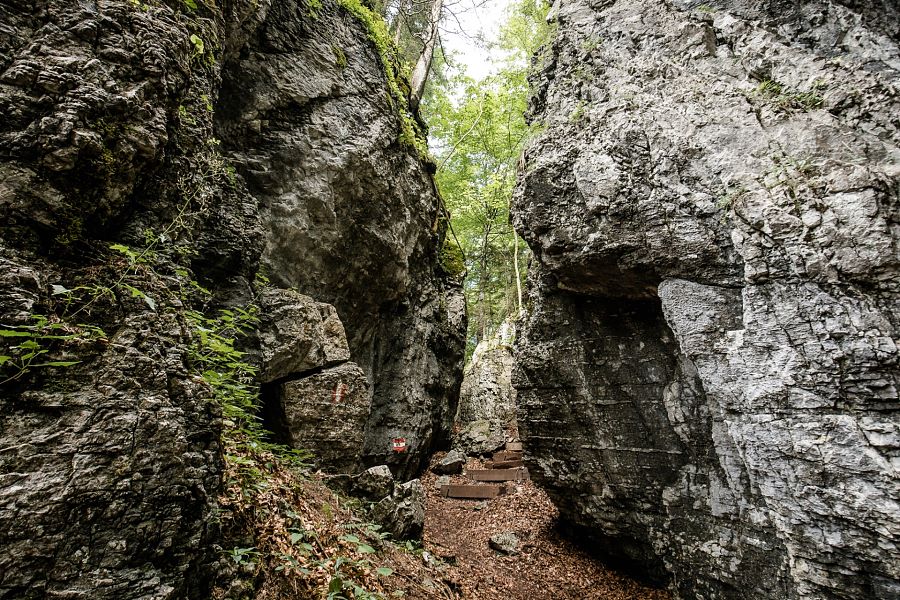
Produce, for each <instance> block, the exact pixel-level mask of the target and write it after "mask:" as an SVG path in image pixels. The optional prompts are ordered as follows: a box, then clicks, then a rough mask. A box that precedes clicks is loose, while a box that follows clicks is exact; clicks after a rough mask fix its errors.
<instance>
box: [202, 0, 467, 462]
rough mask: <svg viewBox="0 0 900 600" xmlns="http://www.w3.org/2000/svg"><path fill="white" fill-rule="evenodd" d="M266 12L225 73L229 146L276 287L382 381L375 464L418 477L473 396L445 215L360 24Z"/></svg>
mask: <svg viewBox="0 0 900 600" xmlns="http://www.w3.org/2000/svg"><path fill="white" fill-rule="evenodd" d="M266 6H267V12H266V14H265V18H264V19H263V20H260V21H259V22H258V23H256V25H257V26H256V27H255V29H252V30H251V31H246V32H244V34H243V35H245V36H246V40H247V42H246V46H245V47H244V48H243V49H242V51H241V52H240V53H236V54H235V55H234V56H233V57H232V58H231V60H229V61H228V62H227V64H226V65H225V66H224V67H223V73H222V78H223V83H222V89H221V93H220V101H219V104H218V106H217V110H216V113H215V119H216V130H217V133H218V135H219V137H220V138H221V140H222V148H223V150H224V152H225V153H226V155H227V156H228V159H229V161H230V162H231V163H232V164H233V165H234V166H235V168H236V170H237V173H238V175H239V176H240V177H241V179H242V180H243V181H244V182H245V183H246V185H247V189H248V192H249V193H250V195H251V196H252V197H253V199H254V200H255V201H256V202H257V203H258V204H259V207H260V212H259V214H260V224H261V227H262V230H263V246H264V247H263V253H262V263H263V265H264V267H265V270H266V272H267V273H269V274H270V276H271V278H272V281H273V282H274V283H275V284H277V285H278V286H279V287H285V288H288V287H293V288H296V289H297V290H299V291H300V292H302V293H303V294H308V295H310V296H312V297H313V298H315V299H316V300H318V301H322V302H327V303H329V304H332V305H333V306H334V307H335V308H336V309H337V312H338V315H339V316H340V319H341V322H342V323H343V326H344V328H345V329H346V333H347V340H348V343H349V350H350V355H351V358H352V360H353V361H354V362H355V363H357V364H358V365H359V366H360V367H361V368H362V369H363V371H364V372H365V373H366V376H367V377H368V379H369V382H370V384H371V388H370V389H371V392H370V393H371V396H372V404H371V414H370V420H369V423H368V431H367V434H366V439H365V445H364V463H365V464H366V465H369V466H372V465H377V464H388V465H390V466H391V468H392V469H393V470H394V471H395V473H396V474H398V475H401V476H404V477H411V476H413V475H414V474H415V472H417V471H418V470H419V468H421V467H424V464H425V462H426V461H427V458H428V455H429V453H430V451H431V448H432V447H433V446H435V445H439V444H441V443H443V442H446V440H447V439H448V438H449V432H450V427H451V425H452V419H453V416H454V413H455V408H456V401H457V398H458V391H459V384H460V381H461V377H460V375H461V374H460V368H459V365H460V364H461V361H462V357H463V349H464V341H463V336H464V333H465V308H464V302H462V301H461V290H460V289H459V286H458V284H457V283H455V282H453V281H451V280H450V279H449V278H448V277H447V276H446V275H444V274H443V272H442V270H441V267H440V265H439V259H438V254H439V249H440V245H441V243H442V239H443V230H444V227H445V225H443V222H444V221H443V216H442V210H443V209H442V208H441V204H440V201H439V199H438V196H437V193H436V191H435V188H434V182H433V181H432V178H431V176H430V175H429V173H428V171H427V170H426V167H425V165H423V163H422V161H421V160H420V158H419V157H418V156H417V155H416V154H415V152H414V151H412V149H411V148H410V147H409V146H405V145H404V144H403V143H401V141H400V137H401V120H400V117H399V116H398V115H397V114H396V111H395V110H394V109H393V108H392V106H391V100H390V96H389V94H387V93H386V92H385V89H386V82H385V80H384V78H385V76H384V72H383V68H382V66H381V58H380V57H379V56H378V55H377V53H376V50H375V47H374V45H373V44H372V43H371V42H370V41H369V40H368V39H367V37H366V35H365V34H364V33H363V32H362V31H361V29H360V24H359V23H358V22H357V21H356V20H355V19H354V18H353V17H352V16H351V15H349V14H347V13H346V12H344V11H343V10H342V9H340V8H338V7H336V6H335V5H333V4H332V3H330V2H326V3H324V5H323V7H322V9H321V10H319V11H317V13H318V16H317V17H315V18H314V17H312V16H310V15H309V14H308V13H309V11H308V10H307V8H306V4H305V3H304V2H302V1H300V0H284V1H281V2H277V3H271V4H267V5H266ZM396 437H402V438H404V439H406V441H407V451H406V452H404V453H396V452H393V451H392V449H391V440H392V439H393V438H396Z"/></svg>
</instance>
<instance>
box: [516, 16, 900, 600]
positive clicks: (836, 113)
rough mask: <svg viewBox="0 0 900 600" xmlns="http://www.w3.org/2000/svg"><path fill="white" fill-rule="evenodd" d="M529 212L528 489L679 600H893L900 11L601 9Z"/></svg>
mask: <svg viewBox="0 0 900 600" xmlns="http://www.w3.org/2000/svg"><path fill="white" fill-rule="evenodd" d="M555 12H556V18H557V23H558V27H559V29H558V32H557V33H556V35H555V39H554V40H553V42H552V44H551V45H550V46H549V47H548V48H547V49H546V51H545V53H544V54H543V55H542V56H540V57H539V58H538V59H537V64H536V67H535V73H534V76H533V83H534V84H535V86H536V89H537V91H536V94H535V95H534V97H533V98H532V104H531V117H532V118H533V119H535V120H538V121H541V122H542V123H543V124H544V125H545V126H546V130H545V132H544V133H543V134H542V135H541V136H539V138H538V139H537V140H536V141H535V142H534V143H533V144H532V145H531V147H530V148H529V149H528V150H527V151H526V159H525V165H524V172H523V173H521V176H520V182H519V186H518V188H517V192H516V198H515V206H514V219H515V224H516V227H517V229H518V231H519V232H520V233H521V234H522V235H523V237H524V238H525V239H526V240H527V241H528V243H529V245H530V247H531V249H532V250H533V252H534V254H535V261H534V264H533V266H532V269H531V273H530V288H531V295H532V303H533V310H532V312H531V314H530V317H529V320H528V323H527V325H526V327H525V328H524V331H523V332H522V335H521V336H520V337H519V340H518V342H517V369H516V373H515V375H514V384H515V386H516V388H517V390H518V405H519V413H518V417H519V419H518V420H519V428H520V433H521V435H522V438H523V441H524V442H525V444H526V448H527V452H526V460H527V462H528V464H529V467H530V470H531V472H532V476H533V477H534V478H535V479H537V480H539V482H540V483H541V484H543V485H544V486H546V487H547V488H548V490H549V491H550V493H551V495H552V496H553V498H554V500H555V501H556V503H557V504H558V505H559V507H560V510H561V514H562V516H563V518H564V519H565V520H566V521H567V522H568V523H569V525H571V526H572V527H573V528H576V529H578V530H579V532H580V533H581V534H583V535H586V536H590V539H592V540H593V547H594V548H595V549H596V550H597V551H598V552H600V553H602V554H605V555H606V556H607V557H608V558H610V559H614V560H618V561H620V562H621V563H623V564H626V565H630V566H632V567H634V568H635V569H636V570H637V571H640V572H644V573H650V574H651V575H653V576H654V577H655V578H657V579H658V580H660V581H669V582H670V587H671V588H672V589H673V590H674V592H675V593H676V594H677V595H678V596H679V597H682V598H699V597H703V598H748V597H753V598H848V599H849V598H859V597H869V598H894V597H897V595H898V594H900V560H898V558H897V557H898V556H900V553H898V544H900V508H898V505H897V498H898V497H900V484H898V480H897V477H896V469H897V466H898V463H900V434H898V425H897V423H898V417H900V402H898V387H900V381H898V379H900V369H898V358H900V356H898V351H897V343H898V336H900V308H898V307H900V302H898V292H900V252H898V250H900V248H898V242H900V219H898V216H900V195H898V189H900V148H898V145H900V132H898V127H900V122H898V120H897V115H898V114H900V98H898V95H897V91H896V90H897V84H898V82H900V50H898V43H897V40H898V32H900V12H898V11H897V10H896V6H894V5H893V4H892V3H881V4H879V3H856V2H819V1H809V2H803V3H786V2H750V1H746V0H731V1H724V2H714V3H708V4H703V5H699V3H693V2H683V1H675V2H668V3H659V2H649V1H647V2H641V1H638V2H624V1H620V2H616V1H604V2H586V1H584V0H568V1H565V2H561V3H558V4H557V5H556V8H555Z"/></svg>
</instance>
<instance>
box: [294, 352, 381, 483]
mask: <svg viewBox="0 0 900 600" xmlns="http://www.w3.org/2000/svg"><path fill="white" fill-rule="evenodd" d="M370 398H371V397H370V396H369V383H368V381H367V380H366V374H365V373H363V372H362V369H360V368H359V367H358V366H357V365H356V364H355V363H346V364H343V365H340V366H338V367H333V368H330V369H325V370H324V371H322V372H320V373H316V374H315V375H310V376H308V377H304V378H302V379H296V380H292V381H288V382H286V383H285V384H284V385H283V386H281V390H280V397H279V404H280V405H281V406H282V408H283V410H284V417H285V423H286V425H287V428H286V431H287V433H288V435H289V436H290V439H289V443H290V445H291V446H293V447H295V448H308V449H312V450H313V451H314V453H315V462H316V464H317V465H318V466H319V467H321V468H323V469H324V470H326V471H328V472H332V473H355V472H356V471H357V470H358V466H359V449H360V448H361V447H362V443H363V438H364V436H365V433H366V420H367V419H368V417H369V402H370Z"/></svg>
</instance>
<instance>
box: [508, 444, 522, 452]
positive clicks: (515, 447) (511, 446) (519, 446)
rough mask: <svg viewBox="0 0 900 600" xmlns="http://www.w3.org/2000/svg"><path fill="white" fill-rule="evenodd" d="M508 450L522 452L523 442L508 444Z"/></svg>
mask: <svg viewBox="0 0 900 600" xmlns="http://www.w3.org/2000/svg"><path fill="white" fill-rule="evenodd" d="M506 449H507V450H508V451H510V452H521V451H522V442H506Z"/></svg>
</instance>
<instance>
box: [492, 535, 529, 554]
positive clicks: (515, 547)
mask: <svg viewBox="0 0 900 600" xmlns="http://www.w3.org/2000/svg"><path fill="white" fill-rule="evenodd" d="M520 544H521V540H519V536H517V535H516V534H515V533H514V532H512V531H504V532H503V533H498V534H496V535H492V536H491V537H490V539H489V540H488V545H489V546H490V547H491V548H492V549H494V550H496V551H497V552H499V553H500V554H505V555H506V556H513V555H515V554H518V553H519V545H520Z"/></svg>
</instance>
